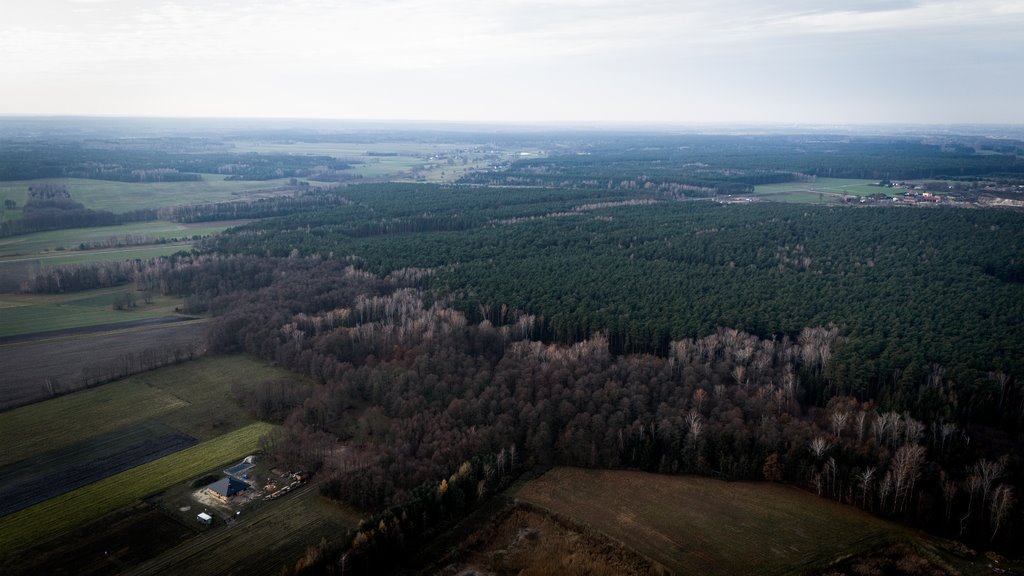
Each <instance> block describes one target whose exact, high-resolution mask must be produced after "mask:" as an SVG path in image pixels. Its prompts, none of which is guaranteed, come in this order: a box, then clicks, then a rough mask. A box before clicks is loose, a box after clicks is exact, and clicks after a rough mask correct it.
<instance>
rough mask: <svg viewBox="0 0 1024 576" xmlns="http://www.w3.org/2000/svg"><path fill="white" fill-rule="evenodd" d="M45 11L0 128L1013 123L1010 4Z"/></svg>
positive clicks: (12, 35)
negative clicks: (24, 123)
mask: <svg viewBox="0 0 1024 576" xmlns="http://www.w3.org/2000/svg"><path fill="white" fill-rule="evenodd" d="M819 4H820V3H818V2H812V1H810V0H769V1H767V2H753V1H750V0H726V1H719V2H710V1H705V0H697V1H689V2H672V1H665V0H645V1H640V2H630V3H626V2H622V1H609V0H566V1H561V2H544V1H540V0H525V1H513V0H498V1H495V2H487V3H473V2H466V1H465V0H436V1H432V2H425V1H423V0H363V1H357V2H346V3H343V4H339V3H336V2H327V1H321V0H293V1H290V2H267V1H264V0H257V1H254V2H249V3H244V4H239V3H233V2H227V1H221V0H218V1H212V2H200V1H198V0H168V1H161V2H154V3H148V2H147V3H139V2H131V1H127V0H41V1H38V2H33V3H31V4H29V3H21V4H19V5H17V6H14V7H8V8H7V9H6V10H5V12H6V14H5V18H4V22H3V23H0V62H2V63H0V81H2V82H3V83H4V85H6V86H9V87H10V89H8V90H6V91H4V92H3V93H2V94H0V115H11V116H100V117H104V116H114V117H157V118H159V117H170V118H244V119H259V118H269V119H287V120H301V119H313V120H318V119H341V120H347V121H361V120H365V121H376V122H380V121H399V122H428V123H429V122H442V123H473V124H479V123H485V124H544V125H548V124H552V123H567V124H595V125H602V126H607V125H615V124H624V125H631V124H632V125H645V124H672V125H687V124H689V125H694V124H700V125H708V124H741V125H757V124H766V125H772V126H776V125H787V124H797V125H807V126H820V125H825V126H831V125H837V126H849V125H888V124H897V125H908V124H909V125H915V124H917V125H955V124H993V125H1002V124H1024V108H1021V107H1020V106H1019V104H1018V101H1019V94H1020V93H1022V91H1024V35H1021V34H1020V33H1019V30H1021V29H1024V2H1019V1H1014V0H977V1H973V2H955V1H948V0H920V1H914V0H863V1H859V2H854V1H852V0H841V1H839V2H830V3H829V4H828V6H827V7H821V6H819Z"/></svg>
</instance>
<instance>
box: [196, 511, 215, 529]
mask: <svg viewBox="0 0 1024 576" xmlns="http://www.w3.org/2000/svg"><path fill="white" fill-rule="evenodd" d="M196 520H198V521H199V522H201V523H203V524H206V525H207V526H209V525H211V524H213V516H210V515H209V514H207V513H206V512H200V513H199V514H197V515H196Z"/></svg>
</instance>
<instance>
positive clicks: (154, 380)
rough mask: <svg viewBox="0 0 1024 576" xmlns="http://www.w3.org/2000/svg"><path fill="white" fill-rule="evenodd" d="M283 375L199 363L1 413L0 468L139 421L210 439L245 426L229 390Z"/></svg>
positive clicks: (251, 363) (238, 360) (242, 362)
mask: <svg viewBox="0 0 1024 576" xmlns="http://www.w3.org/2000/svg"><path fill="white" fill-rule="evenodd" d="M286 375H289V373H288V372H286V371H284V370H281V369H278V368H270V367H267V366H266V365H264V364H263V363H262V362H258V361H256V360H252V359H251V358H248V357H245V356H216V357H204V358H200V359H198V360H194V361H191V362H185V363H183V364H179V365H176V366H167V367H165V368H161V369H159V370H154V371H152V372H146V373H144V374H138V375H135V376H131V377H129V378H124V379H121V380H118V381H116V382H112V383H110V384H104V385H103V386H98V387H96V388H90V389H88V390H82V391H80V392H75V393H73V394H68V395H67V396H61V397H59V398H53V399H50V400H47V401H45V402H39V403H36V404H31V405H29V406H23V407H21V408H16V409H14V410H8V411H6V412H0V436H2V437H3V438H4V439H5V443H4V450H3V451H0V466H6V465H8V464H11V463H14V462H18V461H19V460H23V459H26V458H31V457H33V456H36V455H39V454H44V453H46V452H50V451H53V450H59V449H62V448H66V447H68V446H72V445H74V444H76V443H78V442H82V441H84V440H87V439H89V438H92V437H94V436H98V435H101V434H105V433H108V432H113V431H118V430H121V429H124V428H129V427H132V426H136V425H138V424H140V423H142V422H146V421H156V422H159V423H161V424H164V425H167V426H170V427H171V428H173V429H175V430H177V431H178V432H181V433H182V434H186V435H188V436H192V437H194V438H198V439H200V440H206V439H210V438H214V437H216V436H217V435H219V434H221V433H223V431H224V430H231V429H234V428H238V427H241V426H244V425H246V424H249V423H250V422H252V420H251V418H249V416H248V415H247V414H246V413H245V411H244V410H242V409H241V408H239V407H238V406H237V405H236V404H235V403H234V401H233V400H232V399H231V397H230V394H229V392H230V389H231V387H232V386H233V385H237V386H239V387H240V388H241V389H243V390H244V389H248V388H249V387H251V386H254V385H255V383H256V382H259V381H260V380H269V379H273V378H281V377H284V376H286ZM289 376H291V377H292V378H294V379H301V377H298V376H294V375H289Z"/></svg>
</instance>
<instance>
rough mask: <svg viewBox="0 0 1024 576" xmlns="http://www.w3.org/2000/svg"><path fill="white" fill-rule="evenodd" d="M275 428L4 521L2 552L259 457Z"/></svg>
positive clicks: (251, 429) (220, 440) (261, 427)
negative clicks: (265, 439)
mask: <svg viewBox="0 0 1024 576" xmlns="http://www.w3.org/2000/svg"><path fill="white" fill-rule="evenodd" d="M271 428H272V426H271V425H270V424H265V423H254V424H250V425H249V426H246V427H244V428H240V429H238V430H235V431H234V432H230V433H228V434H224V435H223V436H219V437H217V438H215V439H213V440H209V441H206V442H203V443H202V444H198V445H196V446H193V447H191V448H186V449H185V450H181V451H179V452H175V453H174V454H171V455H170V456H165V457H163V458H160V459H159V460H154V461H152V462H147V463H146V464H143V465H141V466H136V467H135V468H132V469H130V470H125V471H124V472H121V473H119V474H115V475H113V476H108V477H107V478H104V479H103V480H100V481H98V482H94V483H92V484H89V485H88V486H84V487H82V488H79V489H77V490H74V491H72V492H68V493H66V494H63V495H61V496H58V497H56V498H52V499H50V500H47V501H46V502H42V503H40V504H37V505H35V506H32V507H31V508H26V509H24V510H21V511H19V512H15V513H14V514H10V515H8V516H5V517H3V518H0V550H16V549H18V548H20V547H23V546H25V545H26V544H30V543H32V542H35V541H37V540H40V539H43V538H46V537H49V536H52V535H54V534H57V533H60V532H62V531H64V530H67V529H69V528H72V527H74V526H76V525H78V524H80V523H82V522H86V521H88V520H92V519H94V518H98V517H100V516H102V515H104V514H108V513H110V512H114V511H115V510H117V509H119V508H123V507H125V506H128V505H130V504H131V503H132V502H135V501H136V500H139V499H140V498H143V497H145V496H148V495H150V494H153V493H155V492H159V491H160V490H163V489H165V488H167V487H168V486H172V485H174V484H177V483H179V482H185V481H188V480H191V479H193V478H194V477H196V476H198V475H200V474H202V473H204V472H206V471H208V470H211V469H214V468H216V467H218V466H221V465H224V464H226V463H228V462H231V461H233V460H235V459H238V458H240V457H242V456H245V455H246V454H250V453H252V452H255V451H256V448H257V443H258V440H259V438H260V436H262V435H264V434H266V433H267V432H268V431H270V429H271Z"/></svg>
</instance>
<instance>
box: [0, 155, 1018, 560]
mask: <svg viewBox="0 0 1024 576" xmlns="http://www.w3.org/2000/svg"><path fill="white" fill-rule="evenodd" d="M596 142H597V144H592V145H590V146H589V148H588V147H584V146H577V147H576V148H573V149H571V150H569V153H566V154H562V155H554V154H552V155H551V156H549V157H545V158H537V159H524V160H519V161H516V162H514V163H511V164H510V165H507V166H503V167H495V168H492V169H489V170H481V171H478V172H475V173H473V174H472V175H469V176H466V177H464V178H462V179H461V180H460V181H459V182H457V183H454V184H412V183H376V184H359V185H348V186H343V187H337V188H332V189H329V190H317V191H316V192H315V193H304V195H297V196H295V197H294V198H290V199H275V200H260V201H251V202H234V203H230V202H229V203H222V204H210V205H204V206H192V207H178V208H175V209H168V210H165V211H164V215H165V216H166V215H171V216H170V219H174V220H177V221H184V222H190V221H196V220H216V219H227V218H238V217H246V218H257V217H265V216H277V217H273V218H263V219H259V220H255V221H253V222H250V223H248V224H245V225H242V226H238V227H235V228H231V229H229V230H228V231H226V232H224V233H223V234H220V235H218V236H215V237H211V238H209V239H207V240H205V241H203V242H201V243H199V244H197V245H196V246H195V247H194V248H193V249H192V250H190V251H185V252H181V253H178V254H176V255H174V256H172V257H169V258H162V259H156V260H151V261H142V260H138V261H132V262H121V263H110V264H101V263H98V264H80V265H74V266H64V267H60V266H55V267H50V268H46V269H44V270H42V271H41V272H40V273H39V274H38V275H36V276H35V277H34V278H32V279H29V280H27V281H26V282H25V283H24V285H23V288H24V290H25V291H28V292H43V293H45V292H59V291H68V290H79V289H84V288H94V287H97V286H109V285H117V284H120V283H125V282H133V283H134V285H135V286H136V287H137V288H138V289H139V290H146V291H155V292H160V293H163V294H168V295H174V296H179V297H182V298H183V299H184V300H183V301H184V305H183V308H182V312H185V313H188V314H209V315H211V316H212V317H213V320H212V321H211V323H210V327H209V329H208V330H207V334H206V346H207V348H208V350H209V351H210V353H246V354H249V355H252V356H255V357H258V358H261V359H264V360H266V361H268V362H273V363H275V364H277V365H279V366H282V367H285V368H288V369H290V370H292V371H294V372H297V373H300V374H303V375H306V376H309V377H311V378H312V380H313V381H315V382H316V384H315V385H311V386H306V385H303V386H289V385H287V384H286V383H282V382H280V381H273V382H264V383H260V384H258V385H257V386H256V387H255V390H254V391H252V392H246V391H244V390H242V389H238V390H237V391H236V394H235V395H236V399H237V401H238V402H239V404H241V405H242V406H244V407H246V408H247V409H248V410H250V411H252V412H253V413H254V414H256V415H257V416H258V417H259V418H260V419H264V420H269V421H273V422H276V423H278V424H280V425H281V426H280V427H278V428H276V429H275V431H274V432H273V433H271V434H270V435H269V436H267V437H265V438H264V439H263V442H262V445H263V448H264V449H265V452H266V454H267V456H268V457H269V458H271V459H272V460H273V461H274V462H275V463H280V465H282V466H286V467H292V468H295V467H300V468H302V469H306V470H310V471H315V472H316V473H317V474H318V475H319V478H320V481H319V482H320V484H319V486H320V490H321V492H322V493H323V494H324V495H326V496H328V497H330V498H333V499H337V500H341V501H344V502H347V503H348V504H351V505H353V506H355V507H356V508H358V509H360V510H363V511H366V512H367V520H366V521H364V522H363V524H362V525H361V526H360V527H359V528H358V529H357V530H354V531H353V532H352V533H351V534H348V535H347V536H346V537H345V538H341V539H339V541H338V542H332V543H330V544H328V543H326V542H325V543H323V544H321V545H320V546H314V547H313V548H311V550H310V553H309V554H307V556H306V557H305V558H304V559H302V560H301V561H300V562H299V565H298V566H297V568H296V570H297V571H298V572H305V571H309V572H330V571H331V570H334V569H335V568H336V567H337V566H339V565H340V564H339V563H340V562H345V563H347V564H346V565H348V566H363V567H365V566H368V565H370V564H367V562H372V565H373V566H376V567H385V566H387V565H389V562H392V561H394V560H395V558H398V557H400V556H401V555H396V554H395V552H396V551H407V550H409V549H412V548H414V547H415V546H416V545H417V543H419V542H421V541H423V540H424V539H426V538H427V537H429V536H430V535H431V534H435V533H437V532H438V531H440V530H443V529H444V527H445V526H447V525H449V523H450V522H452V521H453V520H454V519H457V518H459V517H460V516H462V515H463V514H465V513H466V512H467V511H468V510H470V509H472V508H473V506H474V504H475V503H477V502H479V501H481V500H483V499H486V498H487V497H489V496H490V495H492V494H494V493H496V492H498V491H500V490H502V489H503V488H504V487H505V486H507V485H508V484H509V483H510V482H511V481H513V479H514V478H516V477H517V476H518V475H519V474H521V473H523V471H525V470H538V469H541V470H542V469H545V468H546V467H550V466H552V465H556V464H561V465H572V466H581V467H600V468H627V469H639V470H645V471H653V472H659V473H665V474H684V473H693V474H702V475H710V476H714V477H718V478H723V479H727V480H767V481H772V482H788V483H792V484H795V485H798V486H801V487H803V488H805V489H808V490H811V491H813V492H814V493H816V494H818V495H819V496H821V497H823V498H831V499H834V500H837V501H840V502H843V503H846V504H848V505H851V506H858V507H861V508H863V509H865V510H869V511H871V512H874V513H877V514H881V515H884V516H887V517H890V518H894V519H897V520H900V521H903V522H906V523H909V524H911V525H914V526H919V527H923V528H926V529H928V530H930V531H933V532H935V533H937V534H941V535H945V536H950V537H953V538H957V539H960V540H963V541H965V542H967V543H968V544H971V545H988V544H990V543H991V544H993V545H995V546H998V547H1001V548H1004V549H1013V547H1014V545H1015V543H1019V541H1020V540H1019V539H1020V537H1021V534H1022V532H1021V531H1022V529H1024V524H1022V518H1021V515H1020V507H1019V506H1017V505H1016V500H1017V499H1018V498H1019V496H1020V494H1019V487H1021V486H1024V467H1022V458H1024V452H1022V446H1024V437H1022V433H1024V387H1022V385H1021V382H1022V381H1024V363H1022V362H1021V359H1022V358H1024V330H1022V327H1024V214H1022V213H1021V212H1020V211H1014V210H998V209H978V208H952V207H927V208H911V207H897V206H858V207H854V206H823V205H813V204H775V203H744V204H730V203H723V202H716V201H713V200H712V198H715V197H717V196H719V195H722V194H732V193H745V192H749V191H750V190H752V189H753V186H755V185H759V184H765V183H777V182H791V181H808V182H810V181H813V180H814V179H815V178H818V177H826V176H827V177H857V178H872V179H875V178H877V179H880V180H884V179H903V178H940V177H941V178H947V179H963V180H965V181H967V180H971V179H977V178H980V177H985V178H989V179H993V180H998V181H1000V182H1010V183H1016V182H1018V180H1015V179H1019V178H1020V175H1021V173H1022V172H1024V164H1022V162H1021V160H1020V156H1018V155H1017V152H1018V151H1019V150H1018V149H1017V148H1013V147H1012V146H1013V144H1012V142H1011V149H1009V150H1000V153H996V151H995V150H988V152H991V153H988V154H976V153H975V148H973V147H971V146H968V145H967V144H964V143H963V142H960V143H959V144H955V145H954V144H951V143H946V144H943V145H933V144H929V143H926V142H923V141H921V140H915V141H903V140H896V141H888V140H884V139H861V140H854V141H853V142H852V143H851V142H850V141H849V139H841V138H840V139H837V138H818V139H807V138H804V139H790V138H783V137H778V138H740V137H686V138H681V137H677V138H675V139H671V138H668V137H666V138H665V139H662V138H659V137H654V136H651V137H648V139H647V140H645V141H644V144H643V146H640V145H639V144H638V143H634V144H635V145H634V146H632V147H630V146H626V147H625V150H623V149H622V146H623V145H622V141H621V140H620V141H616V142H614V143H612V142H607V141H602V140H600V139H598V140H596ZM577 144H578V143H577ZM613 144H614V145H613ZM983 145H987V146H993V145H994V144H992V143H991V142H988V143H984V142H983V143H982V144H979V146H983ZM616 146H618V148H616ZM1003 152H1005V153H1003ZM67 153H69V154H70V153H71V152H67ZM74 153H75V154H76V156H74V158H79V157H81V158H83V159H85V158H87V157H88V153H86V152H83V151H81V150H78V151H74ZM79 155H80V156H79ZM11 158H15V160H16V157H15V156H10V157H8V161H9V163H11V162H13V163H14V164H13V165H16V167H18V170H21V169H23V168H24V169H32V170H34V169H36V168H33V167H32V166H31V165H26V166H27V167H24V166H22V164H23V163H21V162H20V161H18V162H15V161H14V160H11ZM144 160H145V161H146V162H149V160H148V159H144ZM209 160H210V161H214V160H216V159H209ZM83 161H84V160H83ZM169 161H172V164H174V165H175V166H179V167H180V168H181V169H182V170H186V169H187V170H197V171H207V170H208V168H206V167H203V166H205V165H201V164H200V163H198V161H195V162H193V161H189V162H184V161H179V159H177V158H173V157H172V158H170V160H169ZM217 161H219V160H217ZM312 161H313V160H312V159H311V160H310V162H312ZM274 162H275V160H273V159H272V158H271V159H268V160H267V161H266V162H263V161H261V162H254V163H251V166H250V168H251V169H252V170H255V172H252V173H249V172H240V173H239V174H240V175H243V176H245V177H250V176H251V177H261V176H260V174H262V173H263V172H262V171H263V170H264V169H266V170H276V169H275V168H274ZM301 164H303V166H306V165H307V163H306V160H305V159H304V160H303V161H302V162H301ZM74 165H77V164H74ZM332 169H336V170H343V169H345V167H344V166H340V165H337V166H333V167H332ZM10 170H14V168H10ZM247 170H248V168H247ZM12 173H13V172H12ZM17 173H19V174H20V172H17ZM65 173H66V172H65ZM282 173H285V174H292V173H294V174H298V175H304V174H306V173H307V172H303V171H302V170H298V171H294V172H287V171H286V172H281V171H279V170H278V171H275V172H274V174H278V175H279V174H282ZM116 176H117V175H116V174H114V175H113V176H109V177H116ZM58 195H60V194H58ZM63 196H66V194H65V195H62V198H63ZM69 200H70V199H69V198H64V201H69ZM1015 492H1016V493H1015Z"/></svg>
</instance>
